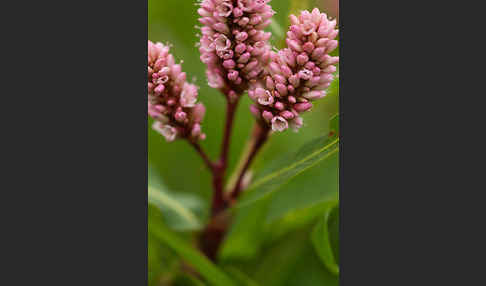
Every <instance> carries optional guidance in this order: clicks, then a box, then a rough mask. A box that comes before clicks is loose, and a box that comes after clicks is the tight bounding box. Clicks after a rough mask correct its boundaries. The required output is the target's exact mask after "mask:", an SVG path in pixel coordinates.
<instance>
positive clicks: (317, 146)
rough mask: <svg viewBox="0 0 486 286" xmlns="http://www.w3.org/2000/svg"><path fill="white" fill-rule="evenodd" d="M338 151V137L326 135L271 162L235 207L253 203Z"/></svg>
mask: <svg viewBox="0 0 486 286" xmlns="http://www.w3.org/2000/svg"><path fill="white" fill-rule="evenodd" d="M338 151H339V138H329V137H328V136H327V135H326V136H323V137H320V138H317V139H314V140H312V141H311V142H309V143H307V144H306V145H304V147H302V148H301V149H300V150H299V151H298V152H297V153H296V154H295V155H293V156H286V157H284V158H283V160H279V161H278V164H272V168H271V169H270V170H271V171H266V172H265V171H264V172H262V174H264V175H261V176H260V177H259V178H257V179H255V181H254V183H253V184H251V185H250V187H249V188H248V190H247V191H246V192H245V193H246V195H245V196H244V197H243V198H242V200H241V202H240V203H239V204H238V205H237V207H243V206H245V205H247V204H251V203H254V202H256V201H258V200H261V199H262V198H264V197H266V196H268V195H270V194H272V193H274V192H275V191H276V190H278V189H279V188H280V187H281V186H282V185H284V184H285V183H287V182H288V181H289V180H291V179H292V178H294V177H295V176H297V175H299V174H300V173H302V172H304V171H305V170H307V169H309V168H311V167H313V166H315V165H316V164H317V163H319V162H320V161H322V160H324V159H326V158H328V157H329V156H331V155H332V154H334V153H336V152H338Z"/></svg>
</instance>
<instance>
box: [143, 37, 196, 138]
mask: <svg viewBox="0 0 486 286" xmlns="http://www.w3.org/2000/svg"><path fill="white" fill-rule="evenodd" d="M148 50H149V57H148V62H147V65H148V68H147V71H148V83H147V85H148V87H149V89H148V115H149V116H150V117H152V118H153V119H154V120H155V122H154V124H153V125H152V128H153V129H154V130H155V131H157V132H158V133H160V134H161V135H162V136H164V137H165V139H166V140H167V141H168V142H171V141H174V140H175V139H177V138H190V139H191V140H199V139H200V138H201V136H200V135H198V136H197V138H195V137H192V135H191V130H193V128H194V125H195V124H199V122H201V121H202V119H203V117H204V106H203V105H202V104H200V103H199V104H196V102H197V92H198V87H197V86H195V85H194V84H190V83H187V82H186V74H185V73H184V72H182V68H181V65H180V64H175V61H174V57H173V56H172V55H171V54H169V47H168V46H165V45H163V44H161V43H156V44H154V43H152V42H150V41H149V42H148Z"/></svg>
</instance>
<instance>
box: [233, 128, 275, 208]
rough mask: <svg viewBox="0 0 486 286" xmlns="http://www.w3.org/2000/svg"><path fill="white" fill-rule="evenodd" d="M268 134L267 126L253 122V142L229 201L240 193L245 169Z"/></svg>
mask: <svg viewBox="0 0 486 286" xmlns="http://www.w3.org/2000/svg"><path fill="white" fill-rule="evenodd" d="M269 134H270V128H268V126H266V125H263V124H260V123H258V122H257V123H256V124H255V127H254V128H253V134H252V137H253V138H254V143H253V145H252V147H251V151H250V153H249V154H248V158H247V159H246V161H245V164H244V165H243V168H242V169H241V171H240V174H239V175H238V180H237V181H236V184H235V186H234V188H233V191H232V192H231V194H230V199H231V201H233V202H234V201H235V200H236V199H237V198H238V196H239V195H240V193H241V190H242V186H241V183H242V181H243V178H244V177H245V174H246V171H248V169H249V168H250V165H251V163H252V161H253V159H254V158H255V157H256V155H257V153H258V151H259V150H260V149H261V147H262V146H263V145H264V144H265V142H266V141H267V138H268V135H269Z"/></svg>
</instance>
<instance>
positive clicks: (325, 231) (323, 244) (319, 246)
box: [311, 202, 339, 275]
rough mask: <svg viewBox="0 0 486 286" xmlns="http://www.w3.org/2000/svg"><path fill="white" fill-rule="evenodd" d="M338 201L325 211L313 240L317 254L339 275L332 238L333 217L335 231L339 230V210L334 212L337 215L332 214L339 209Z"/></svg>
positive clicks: (313, 234)
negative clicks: (337, 221)
mask: <svg viewBox="0 0 486 286" xmlns="http://www.w3.org/2000/svg"><path fill="white" fill-rule="evenodd" d="M337 205H338V204H337V202H336V203H335V204H332V205H330V206H329V207H328V208H327V209H326V210H325V211H324V215H323V216H322V218H321V219H320V220H319V222H318V223H317V225H316V226H315V228H314V230H313V232H312V234H311V240H312V243H313V245H314V248H315V249H316V251H317V254H318V255H319V257H320V258H321V260H322V262H323V263H324V265H325V266H326V267H327V268H328V269H329V271H330V272H331V273H333V274H335V275H339V265H338V264H337V260H336V258H335V255H336V254H335V251H333V247H332V242H331V241H332V239H331V231H330V225H331V217H332V219H333V220H332V221H333V222H334V224H333V226H334V228H335V229H334V233H336V232H337V229H336V228H337V226H338V225H339V223H335V221H336V220H337V219H339V218H338V214H339V213H338V212H334V214H335V215H333V216H331V213H332V211H333V210H335V209H337Z"/></svg>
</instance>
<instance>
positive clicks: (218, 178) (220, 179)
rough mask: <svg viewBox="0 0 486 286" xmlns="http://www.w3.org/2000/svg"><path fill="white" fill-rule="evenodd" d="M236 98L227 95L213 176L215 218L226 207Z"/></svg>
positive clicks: (212, 211) (213, 213)
mask: <svg viewBox="0 0 486 286" xmlns="http://www.w3.org/2000/svg"><path fill="white" fill-rule="evenodd" d="M238 101H239V100H238V98H236V99H234V100H232V98H230V97H229V96H228V94H227V107H226V123H225V127H224V134H223V142H222V144H221V156H220V158H219V161H218V162H217V163H216V164H215V171H214V176H213V187H214V195H213V202H212V207H211V214H212V216H213V217H214V216H216V215H217V214H218V213H219V212H221V211H223V210H224V209H225V208H226V207H227V206H228V205H227V203H226V201H225V199H224V179H225V175H226V169H227V168H228V154H229V147H230V141H231V132H232V130H233V122H234V118H235V114H236V107H237V106H238Z"/></svg>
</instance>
